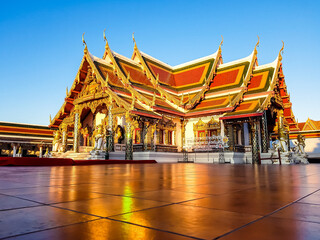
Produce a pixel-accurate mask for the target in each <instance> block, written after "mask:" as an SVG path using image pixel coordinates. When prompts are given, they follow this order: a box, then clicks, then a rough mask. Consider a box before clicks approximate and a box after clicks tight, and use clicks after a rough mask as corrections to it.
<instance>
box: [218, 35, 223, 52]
mask: <svg viewBox="0 0 320 240" xmlns="http://www.w3.org/2000/svg"><path fill="white" fill-rule="evenodd" d="M222 44H223V36H222V35H221V42H220V45H219V49H221V46H222Z"/></svg>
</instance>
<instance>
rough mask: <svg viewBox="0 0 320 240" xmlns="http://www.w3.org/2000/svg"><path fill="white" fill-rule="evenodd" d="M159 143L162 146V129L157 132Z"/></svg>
mask: <svg viewBox="0 0 320 240" xmlns="http://www.w3.org/2000/svg"><path fill="white" fill-rule="evenodd" d="M159 143H160V144H163V130H162V129H160V130H159Z"/></svg>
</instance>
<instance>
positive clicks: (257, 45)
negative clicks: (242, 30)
mask: <svg viewBox="0 0 320 240" xmlns="http://www.w3.org/2000/svg"><path fill="white" fill-rule="evenodd" d="M257 37H258V42H257V43H256V46H255V48H256V47H259V44H260V38H259V36H258V35H257Z"/></svg>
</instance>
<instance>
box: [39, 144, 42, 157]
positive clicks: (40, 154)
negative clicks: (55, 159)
mask: <svg viewBox="0 0 320 240" xmlns="http://www.w3.org/2000/svg"><path fill="white" fill-rule="evenodd" d="M42 149H43V147H42V146H40V148H39V158H42V157H43V156H42Z"/></svg>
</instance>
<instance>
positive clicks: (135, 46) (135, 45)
mask: <svg viewBox="0 0 320 240" xmlns="http://www.w3.org/2000/svg"><path fill="white" fill-rule="evenodd" d="M132 40H133V43H134V48H135V49H136V48H137V43H136V39H135V38H134V32H133V33H132Z"/></svg>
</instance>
